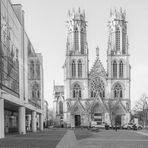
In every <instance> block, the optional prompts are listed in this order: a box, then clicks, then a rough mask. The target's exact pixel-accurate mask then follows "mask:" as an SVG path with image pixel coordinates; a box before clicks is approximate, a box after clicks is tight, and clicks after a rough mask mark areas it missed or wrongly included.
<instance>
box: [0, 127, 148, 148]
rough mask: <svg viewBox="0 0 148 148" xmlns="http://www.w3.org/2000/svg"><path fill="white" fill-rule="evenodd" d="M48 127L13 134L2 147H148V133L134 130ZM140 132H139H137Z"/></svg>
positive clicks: (2, 141) (3, 142)
mask: <svg viewBox="0 0 148 148" xmlns="http://www.w3.org/2000/svg"><path fill="white" fill-rule="evenodd" d="M66 131H67V130H66V129H48V130H46V131H44V132H37V133H27V134H26V135H11V136H7V137H6V138H4V139H1V140H0V148H148V133H145V135H143V133H142V132H143V131H132V130H118V131H117V132H116V131H115V130H100V131H99V132H91V131H90V130H87V129H82V130H81V129H75V130H68V132H66ZM137 132H139V133H137Z"/></svg>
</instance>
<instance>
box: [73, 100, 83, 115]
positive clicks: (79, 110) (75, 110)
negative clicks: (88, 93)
mask: <svg viewBox="0 0 148 148" xmlns="http://www.w3.org/2000/svg"><path fill="white" fill-rule="evenodd" d="M84 112H85V109H84V107H83V105H82V104H81V102H80V101H79V100H77V101H76V102H75V104H74V105H73V106H72V107H71V114H73V115H80V114H82V113H84Z"/></svg>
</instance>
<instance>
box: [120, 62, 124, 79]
mask: <svg viewBox="0 0 148 148" xmlns="http://www.w3.org/2000/svg"><path fill="white" fill-rule="evenodd" d="M119 77H120V78H123V62H122V61H120V63H119Z"/></svg>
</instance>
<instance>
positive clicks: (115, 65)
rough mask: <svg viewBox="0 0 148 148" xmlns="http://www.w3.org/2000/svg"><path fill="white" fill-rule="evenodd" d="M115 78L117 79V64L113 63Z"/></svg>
mask: <svg viewBox="0 0 148 148" xmlns="http://www.w3.org/2000/svg"><path fill="white" fill-rule="evenodd" d="M113 77H114V78H117V62H116V61H114V62H113Z"/></svg>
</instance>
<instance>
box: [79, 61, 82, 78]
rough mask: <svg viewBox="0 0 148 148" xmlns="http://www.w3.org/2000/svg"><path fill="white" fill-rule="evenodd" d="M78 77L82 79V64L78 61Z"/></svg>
mask: <svg viewBox="0 0 148 148" xmlns="http://www.w3.org/2000/svg"><path fill="white" fill-rule="evenodd" d="M78 77H82V62H81V60H79V61H78Z"/></svg>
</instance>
